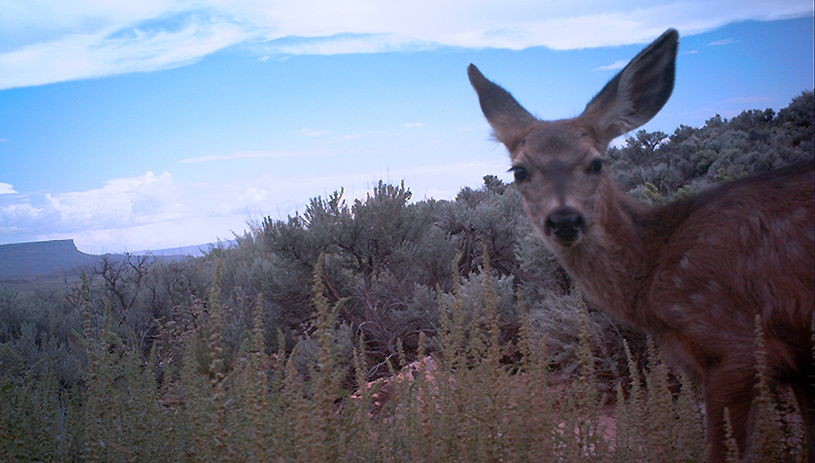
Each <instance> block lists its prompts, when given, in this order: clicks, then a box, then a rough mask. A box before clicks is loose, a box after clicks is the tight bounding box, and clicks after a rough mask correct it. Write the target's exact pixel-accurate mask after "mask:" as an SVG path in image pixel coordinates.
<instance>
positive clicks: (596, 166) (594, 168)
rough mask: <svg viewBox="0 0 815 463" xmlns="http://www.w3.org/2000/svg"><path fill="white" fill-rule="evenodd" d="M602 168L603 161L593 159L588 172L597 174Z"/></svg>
mask: <svg viewBox="0 0 815 463" xmlns="http://www.w3.org/2000/svg"><path fill="white" fill-rule="evenodd" d="M602 170H603V161H601V160H599V159H595V160H594V161H592V162H591V164H589V173H590V174H599V173H600V172H601V171H602Z"/></svg>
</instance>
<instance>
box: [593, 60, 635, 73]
mask: <svg viewBox="0 0 815 463" xmlns="http://www.w3.org/2000/svg"><path fill="white" fill-rule="evenodd" d="M626 64H628V60H624V59H621V60H617V61H615V62H613V63H611V64H609V65H606V66H600V67H598V68H595V69H594V70H595V71H615V70H617V69H622V68H624V67H625V65H626Z"/></svg>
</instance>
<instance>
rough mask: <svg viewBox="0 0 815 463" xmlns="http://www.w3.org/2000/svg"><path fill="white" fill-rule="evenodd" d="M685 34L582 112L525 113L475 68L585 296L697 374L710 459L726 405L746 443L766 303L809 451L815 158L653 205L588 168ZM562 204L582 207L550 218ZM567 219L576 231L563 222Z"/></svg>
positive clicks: (492, 117)
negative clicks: (549, 117) (560, 116)
mask: <svg viewBox="0 0 815 463" xmlns="http://www.w3.org/2000/svg"><path fill="white" fill-rule="evenodd" d="M677 38H678V36H677V34H676V31H670V30H669V31H668V32H666V33H665V34H663V36H662V37H660V38H659V39H657V40H656V41H655V42H654V43H653V44H651V45H650V46H649V47H647V48H646V49H645V50H643V52H641V53H640V54H639V55H637V57H635V58H634V59H633V60H632V62H631V63H630V64H629V65H628V66H626V68H625V69H623V70H622V71H621V72H620V74H619V75H618V76H616V77H615V78H614V79H612V81H611V82H609V84H608V85H606V87H605V88H604V89H603V91H601V92H600V94H598V95H597V96H596V97H595V98H594V99H593V100H592V102H590V103H589V105H588V106H587V108H586V111H584V113H583V114H581V115H580V116H578V117H577V118H574V119H569V120H562V121H548V122H546V121H539V120H536V119H534V118H531V116H530V115H529V113H527V112H526V110H524V109H523V108H522V107H521V106H520V105H519V104H518V103H517V102H515V100H514V99H512V96H511V95H510V94H509V93H507V92H506V91H504V90H503V89H501V88H500V87H498V86H497V85H495V84H493V83H492V82H490V81H488V80H486V79H485V78H484V77H483V75H481V73H480V72H479V71H478V70H477V69H475V67H474V66H472V65H471V68H470V69H469V74H470V81H471V83H472V84H473V87H475V89H476V91H477V92H478V95H479V100H480V102H481V106H482V109H483V110H484V114H485V115H486V116H487V119H488V121H489V122H490V124H491V125H492V126H493V129H494V130H495V132H496V136H497V137H498V139H499V140H501V141H502V142H503V143H504V144H505V145H506V146H507V148H508V149H509V151H510V157H511V159H512V163H513V166H514V169H521V170H522V172H523V174H522V175H521V176H518V174H517V172H518V170H516V184H517V186H518V189H519V191H520V192H521V193H522V195H523V197H524V207H525V209H526V212H527V214H528V215H529V217H530V219H531V220H532V222H533V224H534V225H535V227H536V228H537V229H538V230H539V231H540V232H541V235H542V236H543V238H544V241H545V242H546V243H547V245H548V246H549V248H550V249H552V251H553V252H554V253H555V255H556V256H557V257H558V259H559V261H560V262H561V264H562V265H563V267H564V268H565V269H566V271H567V272H569V274H570V275H571V276H572V277H573V278H574V279H575V280H576V281H578V282H579V283H580V286H581V288H582V289H583V291H584V292H585V294H586V297H587V299H588V300H589V301H590V302H592V303H593V304H594V305H595V306H597V307H598V308H601V309H603V310H605V311H606V312H609V313H611V314H613V315H614V316H616V317H617V318H619V319H621V320H624V321H626V322H628V323H631V324H632V325H634V326H637V327H640V328H642V329H645V330H647V331H648V332H649V333H650V334H651V335H652V336H654V338H655V339H656V340H657V342H658V343H659V345H660V346H661V348H662V349H663V351H664V352H665V353H666V355H667V356H668V358H669V359H671V361H672V362H673V363H674V364H676V365H678V366H679V367H681V368H683V369H684V370H685V371H687V372H689V373H691V374H693V375H695V376H697V377H698V378H700V380H701V382H702V385H703V388H704V395H705V407H706V429H707V444H708V445H709V446H710V448H711V460H712V461H714V462H718V461H723V460H724V454H725V453H724V450H725V447H724V440H725V432H724V422H723V414H724V409H725V408H728V409H729V412H730V416H731V421H732V423H733V427H734V438H735V439H736V441H737V443H738V446H739V450H740V451H741V452H742V454H744V452H745V451H746V449H747V438H748V430H749V428H750V423H749V422H750V416H751V408H752V400H753V397H754V394H755V392H754V386H755V383H756V379H755V371H756V370H755V349H756V348H755V339H754V337H755V334H754V333H755V329H754V320H755V317H756V316H757V315H759V316H760V317H761V322H762V325H763V331H764V336H765V340H766V346H767V351H768V352H767V353H768V356H767V362H768V367H769V368H768V369H769V371H770V374H771V375H772V379H773V380H774V381H775V382H777V383H780V384H789V385H791V386H792V388H793V391H794V392H795V395H796V398H797V399H798V403H799V407H800V408H801V413H802V416H803V418H804V423H805V428H806V433H807V438H808V442H807V450H808V454H809V461H810V462H813V461H815V438H814V437H813V430H814V429H815V423H813V420H815V414H813V407H815V405H813V403H814V402H815V386H814V385H813V377H815V367H814V366H813V341H812V339H813V338H812V336H813V323H815V322H814V321H813V306H815V302H814V301H815V296H814V295H815V232H814V230H815V167H814V166H815V165H814V164H813V162H812V161H809V162H806V163H804V164H801V165H797V166H792V167H790V168H787V169H784V170H781V171H777V172H774V173H771V174H767V175H763V176H759V177H755V178H751V179H746V180H741V181H738V182H734V183H732V184H729V185H726V186H723V187H718V188H713V189H710V190H707V191H705V192H703V193H701V194H699V195H698V196H696V197H695V198H692V199H688V200H680V201H677V202H674V203H671V204H668V205H665V206H662V207H658V208H649V207H647V206H644V205H641V204H638V203H636V202H635V201H633V200H631V199H630V198H628V197H627V196H626V195H624V194H623V193H622V192H621V191H620V190H619V188H618V187H617V185H616V184H615V183H614V182H613V180H612V179H611V177H610V176H609V174H608V172H607V171H606V170H601V171H599V172H596V171H595V170H596V169H595V170H593V169H592V163H593V162H595V161H598V160H601V159H602V153H603V152H604V151H605V150H606V147H607V145H608V143H609V141H610V140H611V139H613V138H614V137H616V136H618V135H619V134H621V133H623V132H625V131H628V130H631V129H633V128H636V127H637V126H639V125H641V124H643V123H645V122H647V120H649V119H650V118H651V117H653V115H655V114H656V113H657V112H658V111H659V109H661V108H662V106H663V105H664V104H665V102H666V101H667V100H668V98H669V97H670V94H671V91H672V89H673V79H674V62H675V58H676V50H677ZM507 98H508V99H509V100H511V101H508V100H507ZM530 118H531V119H530ZM595 167H596V163H595ZM563 211H569V212H571V213H573V214H572V216H573V217H579V220H577V219H575V220H571V219H570V220H569V221H560V222H553V218H554V217H556V216H557V213H558V212H563ZM558 220H560V219H558ZM563 223H566V224H567V225H569V226H570V227H567V228H569V229H570V230H571V229H573V230H576V231H574V232H573V233H559V232H558V231H557V226H558V225H562V224H563ZM553 224H554V225H553ZM553 230H554V231H553Z"/></svg>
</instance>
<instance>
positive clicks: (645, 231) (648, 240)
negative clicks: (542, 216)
mask: <svg viewBox="0 0 815 463" xmlns="http://www.w3.org/2000/svg"><path fill="white" fill-rule="evenodd" d="M600 188H603V189H605V190H606V191H601V192H600V193H601V194H600V195H599V197H600V198H601V199H600V202H599V203H598V205H597V206H598V207H597V208H596V211H595V213H596V220H595V221H594V223H592V224H591V225H590V228H589V229H587V233H586V234H585V236H584V237H583V239H581V241H580V242H579V243H577V244H576V245H574V246H571V247H569V248H561V249H559V252H558V251H556V254H558V257H559V258H560V262H561V264H562V265H563V266H564V267H565V268H566V270H567V272H568V273H569V274H570V275H571V276H572V277H573V278H574V279H575V280H576V281H577V282H578V283H579V284H580V287H581V289H582V290H583V292H584V294H585V296H586V298H587V299H588V300H589V301H590V302H591V303H592V304H593V305H594V306H595V307H597V308H599V309H601V310H603V311H605V312H607V313H610V314H612V315H613V316H615V317H616V318H618V319H620V320H622V321H626V322H628V323H630V324H632V325H634V326H638V327H640V328H645V329H649V328H657V327H658V324H659V322H658V320H655V319H653V317H652V316H649V313H650V312H649V311H648V310H646V301H647V297H648V291H649V288H650V286H651V281H652V279H653V275H654V271H655V269H656V266H657V264H658V257H659V255H660V250H661V248H662V246H664V245H665V243H666V242H667V239H668V238H669V236H670V232H671V231H670V230H665V229H664V228H666V227H668V228H673V227H672V226H671V224H663V226H659V227H655V226H654V225H655V224H659V223H660V222H659V219H658V218H656V217H655V213H658V210H657V209H652V208H650V207H648V206H645V205H643V204H640V203H637V202H636V201H634V200H633V199H631V198H629V197H628V196H627V195H625V194H624V193H622V192H621V191H620V190H619V188H618V187H617V185H616V184H613V183H611V182H609V183H608V184H604V185H601V187H600ZM658 215H662V214H658ZM666 218H667V217H666ZM674 220H676V218H672V219H671V222H673V221H674ZM657 228H659V229H657Z"/></svg>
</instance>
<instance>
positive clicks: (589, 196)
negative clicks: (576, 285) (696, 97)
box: [467, 29, 679, 252]
mask: <svg viewBox="0 0 815 463" xmlns="http://www.w3.org/2000/svg"><path fill="white" fill-rule="evenodd" d="M678 38H679V34H678V33H677V32H676V31H675V30H673V29H669V30H668V31H666V32H665V33H664V34H662V36H660V37H659V38H658V39H656V40H655V41H654V42H653V43H652V44H651V45H649V46H648V47H647V48H645V49H644V50H643V51H642V52H640V53H639V54H638V55H637V56H636V57H635V58H634V59H633V60H631V62H630V63H628V65H627V66H626V67H625V68H624V69H623V70H622V71H620V73H619V74H617V76H616V77H614V78H613V79H612V80H611V81H610V82H609V83H608V84H606V86H605V87H604V88H603V90H601V91H600V93H598V94H597V96H595V97H594V98H593V99H592V100H591V101H590V102H589V104H588V105H587V106H586V109H585V110H584V111H583V113H582V114H580V115H579V116H577V117H575V118H572V119H564V120H556V121H541V120H539V119H537V118H535V117H534V116H532V115H531V114H530V113H529V112H528V111H527V110H525V109H524V108H523V107H522V106H521V105H520V104H518V102H517V101H515V99H514V98H513V97H512V95H510V94H509V93H508V92H507V91H506V90H504V89H503V88H501V87H500V86H498V85H496V84H494V83H493V82H490V81H489V80H487V79H486V78H485V77H484V76H483V75H482V74H481V72H480V71H479V70H478V69H477V68H476V67H475V66H474V65H472V64H471V65H470V66H469V67H468V69H467V74H468V75H469V78H470V83H471V84H472V86H473V88H475V91H476V93H478V99H479V102H480V103H481V109H482V111H483V112H484V116H486V118H487V121H489V123H490V125H491V126H492V129H493V133H494V136H495V137H496V138H497V139H498V140H499V141H500V142H502V143H503V144H504V145H505V146H506V147H507V150H508V151H509V154H510V158H511V160H512V168H511V169H510V170H511V171H512V172H513V173H514V174H515V182H516V185H517V187H518V190H519V191H520V192H521V194H522V195H523V198H524V207H525V209H526V212H527V214H528V215H529V217H530V218H531V219H532V222H533V224H534V225H535V227H536V228H537V229H538V230H539V231H540V233H541V234H542V235H543V237H544V239H545V240H546V242H547V243H548V244H549V246H550V247H551V248H552V249H553V250H554V251H555V252H558V250H563V249H564V248H568V247H571V246H575V245H576V244H578V243H580V242H581V240H583V239H584V238H586V237H587V236H588V237H592V236H594V235H596V234H597V233H598V232H600V230H598V229H597V228H598V227H597V226H596V224H597V223H598V221H599V220H600V215H601V214H602V212H603V211H602V207H603V201H602V199H604V198H606V197H608V196H609V195H613V194H614V193H615V192H616V191H617V190H616V187H615V186H614V184H613V182H612V180H611V178H610V176H609V174H608V172H607V170H606V169H604V168H603V153H604V152H605V151H606V149H607V148H608V144H609V143H610V142H611V140H613V139H614V138H615V137H617V136H619V135H622V134H624V133H626V132H628V131H631V130H633V129H635V128H637V127H639V126H641V125H643V124H645V123H646V122H648V121H649V120H650V119H651V118H652V117H654V115H656V114H657V112H659V110H660V109H662V107H663V106H664V105H665V103H666V102H667V101H668V98H669V97H670V96H671V92H672V91H673V85H674V75H675V62H676V51H677V45H678Z"/></svg>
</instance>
